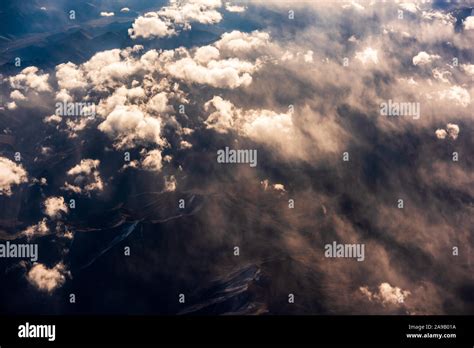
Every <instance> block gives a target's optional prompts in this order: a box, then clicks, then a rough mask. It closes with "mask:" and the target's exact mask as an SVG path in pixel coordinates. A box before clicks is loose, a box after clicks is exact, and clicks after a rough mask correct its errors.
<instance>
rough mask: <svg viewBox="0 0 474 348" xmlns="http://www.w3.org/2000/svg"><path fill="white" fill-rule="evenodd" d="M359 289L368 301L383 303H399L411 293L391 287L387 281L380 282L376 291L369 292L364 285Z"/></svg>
mask: <svg viewBox="0 0 474 348" xmlns="http://www.w3.org/2000/svg"><path fill="white" fill-rule="evenodd" d="M359 290H360V292H361V293H362V294H364V295H365V296H366V297H367V298H368V299H369V300H370V301H376V302H379V303H381V304H383V305H388V304H391V305H400V304H402V303H403V302H404V301H405V299H406V298H407V297H408V296H409V295H410V294H411V293H410V291H408V290H402V289H400V288H399V287H393V286H391V285H390V284H389V283H381V284H380V285H379V287H378V291H376V292H371V291H370V290H369V288H368V287H366V286H364V287H360V288H359Z"/></svg>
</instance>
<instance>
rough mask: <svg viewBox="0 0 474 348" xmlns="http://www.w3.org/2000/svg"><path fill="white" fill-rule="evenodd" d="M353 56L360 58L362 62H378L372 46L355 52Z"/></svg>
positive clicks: (375, 51)
mask: <svg viewBox="0 0 474 348" xmlns="http://www.w3.org/2000/svg"><path fill="white" fill-rule="evenodd" d="M355 58H356V59H358V60H360V61H361V62H362V64H369V63H373V64H378V62H379V57H378V52H377V50H375V49H373V48H372V47H367V48H366V49H365V50H363V51H358V52H356V54H355Z"/></svg>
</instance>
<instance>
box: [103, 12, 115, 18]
mask: <svg viewBox="0 0 474 348" xmlns="http://www.w3.org/2000/svg"><path fill="white" fill-rule="evenodd" d="M114 15H115V14H114V13H113V12H101V13H100V16H101V17H113V16H114Z"/></svg>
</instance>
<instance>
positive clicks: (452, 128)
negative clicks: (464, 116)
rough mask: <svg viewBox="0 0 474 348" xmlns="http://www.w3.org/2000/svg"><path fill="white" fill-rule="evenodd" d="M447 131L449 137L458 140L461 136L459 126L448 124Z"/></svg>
mask: <svg viewBox="0 0 474 348" xmlns="http://www.w3.org/2000/svg"><path fill="white" fill-rule="evenodd" d="M446 130H447V131H448V134H449V136H450V137H451V138H452V139H454V140H456V139H457V137H458V135H459V126H458V125H457V124H454V123H448V124H447V125H446Z"/></svg>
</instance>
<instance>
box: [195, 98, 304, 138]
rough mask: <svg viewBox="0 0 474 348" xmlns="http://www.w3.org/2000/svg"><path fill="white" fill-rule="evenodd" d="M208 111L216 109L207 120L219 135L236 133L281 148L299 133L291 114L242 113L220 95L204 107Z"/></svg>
mask: <svg viewBox="0 0 474 348" xmlns="http://www.w3.org/2000/svg"><path fill="white" fill-rule="evenodd" d="M204 109H205V110H206V111H211V110H214V111H213V112H212V113H211V114H210V115H209V117H208V118H207V119H206V121H205V124H206V127H207V128H210V129H214V130H216V131H217V132H219V133H227V132H229V131H230V130H235V131H237V132H239V133H240V134H241V135H244V136H247V137H249V138H251V139H252V140H254V141H258V142H261V143H265V144H267V145H277V146H281V145H283V144H284V143H285V142H288V141H290V139H291V138H292V137H293V134H294V131H295V129H294V127H293V120H292V116H291V115H290V114H279V113H276V112H274V111H271V110H265V109H263V110H242V109H239V108H236V107H235V106H234V105H233V104H232V103H231V102H230V101H227V100H224V99H222V98H221V97H219V96H214V97H213V98H212V99H211V100H209V101H208V102H207V103H206V104H204Z"/></svg>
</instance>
